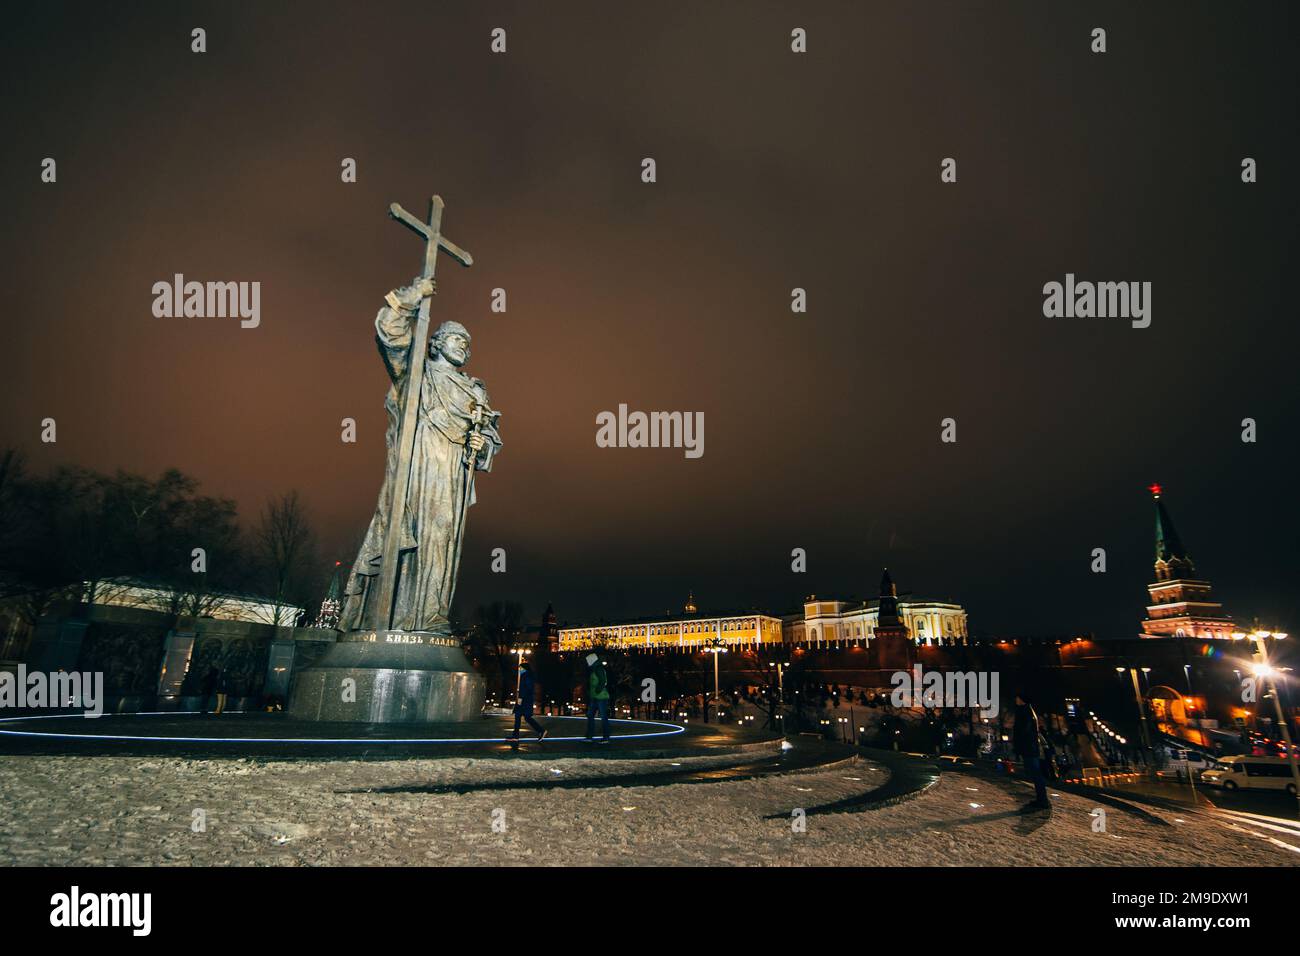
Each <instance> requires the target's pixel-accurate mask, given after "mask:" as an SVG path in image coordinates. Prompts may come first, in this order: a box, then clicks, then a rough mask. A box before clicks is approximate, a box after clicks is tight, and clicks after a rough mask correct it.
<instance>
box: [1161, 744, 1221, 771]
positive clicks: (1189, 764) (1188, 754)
mask: <svg viewBox="0 0 1300 956" xmlns="http://www.w3.org/2000/svg"><path fill="white" fill-rule="evenodd" d="M1165 761H1166V762H1165V771H1166V772H1171V771H1172V772H1175V773H1178V774H1180V775H1184V774H1186V773H1188V772H1189V771H1190V772H1191V773H1194V774H1201V773H1203V772H1204V771H1206V770H1209V769H1210V768H1212V767H1214V766H1215V764H1216V763H1217V761H1216V760H1215V758H1214V757H1210V756H1207V755H1206V754H1203V753H1201V752H1200V751H1199V750H1190V749H1186V750H1185V749H1183V748H1181V747H1166V748H1165Z"/></svg>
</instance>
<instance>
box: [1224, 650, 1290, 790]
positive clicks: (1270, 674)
mask: <svg viewBox="0 0 1300 956" xmlns="http://www.w3.org/2000/svg"><path fill="white" fill-rule="evenodd" d="M1250 636H1251V637H1252V638H1253V639H1254V641H1255V650H1256V652H1257V653H1258V654H1259V662H1258V663H1257V664H1255V665H1254V667H1252V668H1251V669H1252V670H1253V671H1254V672H1255V676H1256V677H1257V678H1259V679H1260V680H1264V681H1267V682H1268V689H1269V692H1270V693H1271V694H1272V695H1273V709H1274V711H1275V712H1276V714H1277V723H1278V726H1279V727H1281V728H1282V740H1283V741H1285V743H1286V753H1287V763H1288V764H1290V766H1291V779H1292V780H1293V781H1294V785H1295V798H1296V805H1297V807H1298V808H1300V765H1297V764H1296V752H1295V745H1294V744H1292V743H1291V725H1290V724H1289V723H1288V722H1287V719H1286V717H1285V716H1284V715H1283V714H1282V700H1281V698H1280V697H1278V695H1277V683H1276V677H1277V673H1278V672H1277V671H1275V670H1274V669H1273V667H1272V665H1271V664H1269V662H1268V645H1267V644H1266V641H1268V639H1269V638H1272V639H1273V640H1275V641H1281V640H1285V639H1286V634H1284V633H1282V632H1281V631H1264V630H1260V629H1258V628H1256V629H1255V630H1254V631H1252V632H1251V634H1250ZM1232 637H1233V639H1234V640H1236V639H1237V635H1236V634H1233V635H1232ZM1241 637H1242V638H1243V639H1244V638H1245V637H1246V635H1245V634H1242V635H1241ZM1256 712H1257V713H1258V707H1256Z"/></svg>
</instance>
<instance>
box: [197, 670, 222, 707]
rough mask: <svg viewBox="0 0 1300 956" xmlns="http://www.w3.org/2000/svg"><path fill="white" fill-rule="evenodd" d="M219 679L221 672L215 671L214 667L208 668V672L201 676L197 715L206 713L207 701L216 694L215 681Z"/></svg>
mask: <svg viewBox="0 0 1300 956" xmlns="http://www.w3.org/2000/svg"><path fill="white" fill-rule="evenodd" d="M220 679H221V671H219V670H217V667H216V665H215V664H214V665H212V666H211V667H209V668H208V672H207V673H206V674H204V675H203V680H202V681H201V682H200V684H199V713H200V714H206V713H207V712H208V701H210V700H211V699H212V695H213V694H215V693H216V692H217V681H219V680H220Z"/></svg>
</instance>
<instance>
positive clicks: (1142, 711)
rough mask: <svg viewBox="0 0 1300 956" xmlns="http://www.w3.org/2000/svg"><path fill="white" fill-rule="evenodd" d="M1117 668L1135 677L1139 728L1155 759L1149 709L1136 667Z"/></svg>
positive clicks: (1120, 671) (1143, 743)
mask: <svg viewBox="0 0 1300 956" xmlns="http://www.w3.org/2000/svg"><path fill="white" fill-rule="evenodd" d="M1115 670H1116V671H1117V672H1118V673H1120V674H1122V673H1124V671H1126V670H1127V671H1128V673H1129V677H1131V678H1132V679H1133V699H1134V701H1136V702H1137V709H1138V730H1139V731H1140V732H1141V734H1142V746H1143V747H1145V748H1146V750H1147V756H1148V758H1149V759H1152V760H1154V759H1155V754H1154V753H1152V747H1151V728H1150V727H1148V726H1147V710H1146V706H1145V705H1144V704H1143V702H1142V688H1141V687H1140V686H1138V672H1137V668H1136V667H1116V668H1115ZM1143 670H1144V671H1147V670H1150V668H1149V667H1147V668H1143Z"/></svg>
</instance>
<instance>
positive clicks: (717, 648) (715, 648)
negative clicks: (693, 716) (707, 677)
mask: <svg viewBox="0 0 1300 956" xmlns="http://www.w3.org/2000/svg"><path fill="white" fill-rule="evenodd" d="M704 653H706V654H712V655H713V699H714V700H715V701H720V699H721V694H719V693H718V655H719V654H725V653H727V646H726V645H725V644H723V643H722V639H721V638H717V637H715V638H713V640H711V641H709V642H708V643H707V644H705V645H704ZM708 719H709V706H708V704H705V705H704V720H705V722H706V723H707V722H708Z"/></svg>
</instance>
